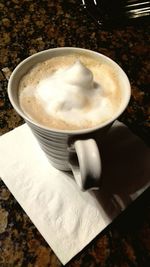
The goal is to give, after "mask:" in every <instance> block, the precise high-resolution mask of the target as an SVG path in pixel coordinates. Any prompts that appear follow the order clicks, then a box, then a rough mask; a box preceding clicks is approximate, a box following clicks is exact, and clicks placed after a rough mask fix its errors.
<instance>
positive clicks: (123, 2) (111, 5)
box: [82, 0, 150, 28]
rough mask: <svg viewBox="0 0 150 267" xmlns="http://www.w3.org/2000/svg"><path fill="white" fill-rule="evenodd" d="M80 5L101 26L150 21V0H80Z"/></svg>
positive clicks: (117, 25)
mask: <svg viewBox="0 0 150 267" xmlns="http://www.w3.org/2000/svg"><path fill="white" fill-rule="evenodd" d="M82 5H83V7H84V8H86V10H87V11H88V13H89V14H90V15H91V16H92V17H93V18H94V19H95V20H96V22H97V23H98V24H99V25H100V26H102V27H106V28H107V27H114V26H115V27H119V26H123V25H126V24H133V23H139V22H140V23H141V22H143V23H149V22H150V1H138V0H82Z"/></svg>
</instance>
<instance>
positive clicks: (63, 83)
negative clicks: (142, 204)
mask: <svg viewBox="0 0 150 267" xmlns="http://www.w3.org/2000/svg"><path fill="white" fill-rule="evenodd" d="M120 84H121V81H119V78H118V74H117V70H116V69H115V68H114V67H112V66H111V64H108V63H107V62H105V61H103V60H100V59H97V58H96V57H93V56H92V55H87V54H84V53H78V52H75V53H71V54H68V55H64V56H62V55H61V56H56V57H53V58H50V59H47V60H46V61H43V62H39V63H38V64H36V65H35V66H34V67H33V68H32V69H30V70H29V71H28V72H27V73H26V74H25V75H24V76H23V77H22V79H21V81H20V84H19V105H20V107H21V109H22V110H23V112H24V113H25V114H26V116H28V118H30V119H32V120H33V121H35V122H37V123H38V124H40V125H42V126H46V127H48V128H54V129H62V130H78V129H86V128H91V127H95V126H98V125H100V124H102V123H104V122H106V121H108V120H110V119H111V118H113V117H114V116H115V113H116V112H117V111H118V109H119V108H120V105H121V95H122V93H121V90H120V87H121V85H120Z"/></svg>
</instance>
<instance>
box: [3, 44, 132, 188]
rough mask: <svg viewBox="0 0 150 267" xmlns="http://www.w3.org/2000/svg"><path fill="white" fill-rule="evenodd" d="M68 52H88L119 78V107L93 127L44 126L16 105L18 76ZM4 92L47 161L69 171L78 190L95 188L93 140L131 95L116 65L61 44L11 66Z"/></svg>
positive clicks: (96, 173) (97, 172)
mask: <svg viewBox="0 0 150 267" xmlns="http://www.w3.org/2000/svg"><path fill="white" fill-rule="evenodd" d="M68 52H81V53H82V52H84V55H85V54H87V55H91V54H92V56H94V57H95V58H97V59H98V60H100V59H102V60H103V61H105V62H106V63H107V64H109V65H110V66H111V67H112V68H115V69H116V71H117V75H118V79H120V81H121V88H120V90H121V94H122V103H121V106H120V107H119V108H118V111H117V112H116V113H115V115H114V116H113V117H111V118H110V119H109V120H107V121H106V122H104V123H100V124H99V125H97V126H96V127H93V128H89V129H83V130H58V129H51V128H47V127H44V126H42V125H39V124H38V123H36V122H35V121H33V120H32V119H30V118H28V117H27V116H26V115H25V114H24V112H23V111H22V109H21V108H20V106H19V101H18V85H19V81H20V79H21V78H22V76H23V75H24V74H25V73H27V72H28V70H29V69H30V68H32V67H33V66H34V65H35V64H37V63H38V62H41V61H45V60H47V59H49V58H51V57H55V56H58V55H66V54H68ZM8 95H9V99H10V102H11V104H12V105H13V107H14V109H15V110H16V111H17V112H18V114H20V116H21V117H23V118H24V120H25V121H26V123H27V124H28V125H29V127H30V128H31V130H32V132H33V134H34V135H35V137H36V138H37V140H38V142H39V144H40V146H41V148H42V149H43V151H44V152H45V153H46V155H47V157H48V159H49V160H50V162H51V164H52V165H53V166H54V167H55V168H57V169H59V170H62V171H69V170H72V172H73V174H74V177H75V180H76V182H77V184H78V185H79V187H80V188H81V189H82V190H87V189H94V188H98V187H99V184H100V176H101V171H102V166H101V158H100V151H99V148H98V146H97V143H98V142H99V140H101V139H102V138H103V136H104V135H105V133H106V132H107V131H108V129H109V128H110V126H111V125H112V123H113V122H114V121H115V120H116V119H117V118H118V117H119V116H120V115H121V114H122V112H123V111H124V110H125V108H126V107H127V105H128V102H129V99H130V95H131V89H130V83H129V80H128V78H127V75H126V74H125V73H124V71H123V70H122V69H121V68H120V67H119V65H118V64H117V63H115V62H114V61H112V60H111V59H110V58H108V57H106V56H104V55H102V54H100V53H97V52H94V51H91V50H87V49H82V48H74V47H62V48H53V49H49V50H45V51H42V52H39V53H37V54H34V55H32V56H30V57H28V58H27V59H25V60H24V61H22V62H21V63H20V64H19V65H18V66H17V67H16V68H15V70H14V71H13V73H12V74H11V77H10V80H9V83H8Z"/></svg>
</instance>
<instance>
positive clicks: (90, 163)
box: [69, 139, 102, 191]
mask: <svg viewBox="0 0 150 267" xmlns="http://www.w3.org/2000/svg"><path fill="white" fill-rule="evenodd" d="M73 148H74V152H76V155H77V159H78V160H76V161H75V160H74V159H73V157H72V156H71V157H70V159H69V162H70V167H71V170H72V172H73V174H74V177H75V180H76V183H77V184H78V186H79V187H80V189H82V190H83V191H84V190H88V189H99V184H100V176H101V170H102V164H101V158H100V153H99V149H98V147H97V144H96V142H95V140H94V139H88V140H77V141H75V142H74V144H73ZM71 150H72V149H71ZM71 150H70V151H71Z"/></svg>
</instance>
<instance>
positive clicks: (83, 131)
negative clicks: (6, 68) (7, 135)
mask: <svg viewBox="0 0 150 267" xmlns="http://www.w3.org/2000/svg"><path fill="white" fill-rule="evenodd" d="M61 50H62V51H63V50H70V51H73V50H74V51H81V52H87V53H91V54H94V55H95V56H98V57H102V58H104V59H106V60H107V61H110V62H111V63H112V64H113V65H114V66H116V67H117V68H119V70H120V71H121V73H122V75H123V76H124V80H126V81H125V82H126V84H127V88H128V94H127V95H126V99H123V100H122V104H121V107H120V108H119V109H118V112H116V113H115V115H114V116H113V117H111V118H110V119H108V120H107V121H105V122H103V123H100V124H97V125H96V126H94V127H89V128H84V129H75V130H69V129H68V130H67V129H57V128H52V127H46V126H44V125H42V124H40V123H38V122H36V121H34V120H32V119H31V118H29V117H28V116H27V115H26V114H25V113H24V112H23V111H22V109H21V107H18V105H17V104H16V103H15V100H14V96H13V88H12V82H13V79H14V77H15V75H16V74H17V72H18V71H19V69H20V68H21V67H22V66H23V65H24V64H25V63H27V62H28V61H31V60H32V59H33V58H36V57H37V56H38V55H40V54H44V53H45V54H46V53H49V52H50V53H53V52H54V51H56V52H57V51H61ZM37 63H38V62H37ZM30 67H31V66H30ZM7 92H8V97H9V100H10V102H11V104H12V106H13V108H14V109H15V110H16V112H17V113H18V114H19V115H20V116H21V117H22V118H23V119H24V120H25V121H28V122H30V123H31V124H34V125H35V126H36V127H39V128H41V129H42V130H43V131H44V130H45V131H51V132H57V133H64V134H86V133H90V132H93V131H96V130H99V129H101V128H104V127H105V126H108V125H109V124H111V123H113V122H114V121H115V120H116V119H117V118H118V117H119V116H120V115H121V114H122V113H123V112H124V110H125V109H126V108H127V106H128V103H129V101H130V97H131V85H130V82H129V79H128V76H127V74H126V73H125V72H124V70H123V69H122V68H121V67H120V66H119V64H118V63H116V62H115V61H114V60H113V59H111V58H109V57H108V56H106V55H104V54H101V53H99V52H96V51H93V50H90V49H86V48H80V47H56V48H50V49H46V50H43V51H40V52H37V53H35V54H33V55H31V56H29V57H27V58H25V59H24V60H23V61H21V62H20V63H19V64H18V65H17V66H16V68H15V69H14V70H13V72H12V74H11V76H10V79H9V81H8V88H7Z"/></svg>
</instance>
